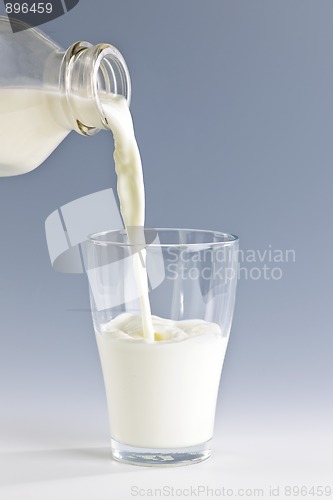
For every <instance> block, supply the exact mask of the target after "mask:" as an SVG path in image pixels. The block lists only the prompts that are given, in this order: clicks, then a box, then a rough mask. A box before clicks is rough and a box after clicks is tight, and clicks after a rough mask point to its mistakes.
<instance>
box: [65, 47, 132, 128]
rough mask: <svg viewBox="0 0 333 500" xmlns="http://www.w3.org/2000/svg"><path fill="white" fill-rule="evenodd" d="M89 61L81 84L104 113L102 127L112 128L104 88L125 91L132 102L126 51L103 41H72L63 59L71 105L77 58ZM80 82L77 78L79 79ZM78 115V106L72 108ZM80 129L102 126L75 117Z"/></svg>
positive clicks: (101, 121)
mask: <svg viewBox="0 0 333 500" xmlns="http://www.w3.org/2000/svg"><path fill="white" fill-rule="evenodd" d="M86 57H87V60H88V61H89V64H88V65H87V63H83V66H82V68H81V73H80V76H79V77H78V78H79V82H80V84H83V83H84V85H85V87H86V88H87V90H88V95H89V96H90V97H91V98H92V99H93V100H94V102H95V104H96V106H97V110H98V113H99V116H100V124H101V127H100V128H103V127H104V128H105V129H107V130H108V129H109V126H108V121H107V118H106V116H105V114H104V110H103V106H102V104H101V99H100V95H101V93H102V92H106V93H111V94H113V95H122V96H123V97H124V98H125V99H126V102H127V105H128V106H129V105H130V101H131V79H130V74H129V71H128V68H127V65H126V62H125V59H124V58H123V56H122V54H121V53H120V52H119V50H118V49H116V48H115V47H114V46H113V45H110V44H106V43H101V44H97V45H92V44H91V43H89V42H85V41H79V42H76V43H74V44H73V45H71V46H70V47H69V48H68V50H67V51H66V53H65V56H64V59H63V65H64V73H63V74H64V79H63V80H62V86H63V90H64V93H65V94H66V97H67V103H68V106H69V108H70V109H72V106H71V99H70V97H71V92H72V82H73V81H72V78H73V77H72V73H73V67H74V66H75V64H76V61H77V60H78V59H80V60H81V61H82V58H83V59H85V58H86ZM76 83H77V82H76ZM72 111H73V112H74V113H73V115H74V116H75V110H74V109H72ZM75 122H76V127H75V128H76V131H77V132H79V133H80V134H83V135H94V134H96V133H97V132H98V131H99V130H100V128H96V126H88V125H87V124H84V123H82V122H81V121H80V120H78V119H75Z"/></svg>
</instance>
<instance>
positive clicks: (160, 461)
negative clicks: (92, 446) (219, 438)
mask: <svg viewBox="0 0 333 500" xmlns="http://www.w3.org/2000/svg"><path fill="white" fill-rule="evenodd" d="M111 451H112V456H113V458H114V460H116V461H117V462H122V463H126V464H132V465H143V466H146V467H170V466H171V467H174V466H180V465H191V464H197V463H200V462H204V461H205V460H208V459H209V457H210V456H211V453H212V450H211V448H210V441H207V442H206V443H202V444H198V445H196V446H188V447H187V448H162V449H158V448H137V447H134V446H129V445H126V444H123V443H119V442H118V441H115V440H114V439H111Z"/></svg>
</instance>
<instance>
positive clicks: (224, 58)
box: [0, 0, 333, 481]
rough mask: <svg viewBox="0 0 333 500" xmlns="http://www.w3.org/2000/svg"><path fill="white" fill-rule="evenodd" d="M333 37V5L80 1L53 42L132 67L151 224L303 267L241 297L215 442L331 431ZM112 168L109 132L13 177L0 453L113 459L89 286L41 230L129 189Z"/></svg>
mask: <svg viewBox="0 0 333 500" xmlns="http://www.w3.org/2000/svg"><path fill="white" fill-rule="evenodd" d="M332 22H333V4H332V2H331V1H330V0H329V1H326V0H321V1H320V2H315V1H314V0H312V1H308V0H293V1H292V2H290V1H289V0H278V1H267V0H260V1H259V0H251V1H248V0H242V1H241V0H232V1H223V0H218V1H215V0H209V1H206V2H204V1H203V0H201V1H196V0H182V1H181V2H180V1H178V0H177V1H176V0H168V1H155V0H133V1H130V0H122V1H121V2H113V1H110V2H106V1H104V0H103V1H102V0H97V1H96V0H95V1H94V2H88V1H87V0H81V1H80V3H79V5H78V6H77V7H75V9H73V10H72V11H71V12H69V13H68V14H66V15H65V16H63V17H61V18H59V19H57V20H55V21H52V22H50V23H48V24H47V25H44V26H43V27H42V28H43V29H44V31H46V32H47V33H48V34H49V35H50V36H51V37H52V38H54V39H55V40H56V41H57V42H58V43H59V44H61V45H62V46H63V47H65V48H66V47H68V46H69V45H70V44H72V43H73V42H74V41H77V40H87V41H90V42H92V43H98V42H109V43H113V44H114V45H115V46H116V47H118V48H119V49H120V51H121V52H122V53H123V55H124V57H125V59H126V61H127V63H128V66H129V68H130V73H131V76H132V84H133V98H132V103H131V111H132V114H133V117H134V122H135V128H136V135H137V139H138V143H139V146H140V150H141V154H142V159H143V166H144V175H145V183H146V199H147V205H146V206H147V225H150V226H160V227H163V226H165V227H172V226H176V227H199V228H203V229H217V230H223V231H228V232H233V233H236V234H238V235H239V236H240V241H241V248H242V249H244V250H246V249H260V250H264V249H265V248H268V246H269V245H271V246H272V249H282V250H284V249H294V250H295V252H296V262H295V263H292V262H289V263H287V264H284V265H283V266H282V267H283V277H282V279H281V280H272V279H270V280H265V279H259V280H245V279H241V280H240V282H239V288H238V297H237V306H236V311H235V317H234V324H233V330H232V334H231V338H230V343H229V348H228V349H229V350H228V353H227V357H226V361H225V366H224V372H223V377H222V382H221V388H220V398H219V404H218V415H217V416H218V418H217V432H223V430H225V429H226V430H227V431H228V432H230V433H231V432H234V433H235V435H237V434H240V433H244V432H245V433H246V432H247V433H248V434H249V435H251V433H253V432H255V431H256V432H260V431H261V430H262V431H263V432H265V435H266V437H267V436H268V437H267V439H269V438H270V436H271V437H273V436H274V437H275V438H277V437H278V436H280V437H281V439H282V440H283V439H284V437H283V436H284V435H286V432H287V431H288V432H289V434H291V435H293V433H295V435H296V434H297V435H298V436H300V439H301V440H303V441H307V440H308V439H309V438H310V436H311V433H312V432H314V430H316V429H320V430H321V431H322V432H323V433H324V435H325V433H326V437H327V436H328V435H329V433H331V428H330V426H329V423H330V422H331V420H332V416H333V405H332V400H333V398H332V375H333V368H332V366H333V365H332V348H333V340H332V318H331V308H332V307H331V302H332V292H331V283H332V268H331V252H332V246H333V237H332V231H331V228H332V224H331V214H332V194H331V185H332V179H333V176H332V162H333V140H332V138H333V99H332V92H333V31H332ZM18 147H19V145H18ZM112 153H113V143H112V139H111V137H110V134H108V133H106V132H101V133H99V134H98V135H97V136H96V137H93V138H84V137H81V136H79V135H78V134H76V133H75V132H72V133H71V134H70V135H69V136H68V137H67V138H66V140H65V141H64V142H63V143H62V144H61V145H60V147H59V148H58V149H57V150H56V151H55V152H54V153H53V154H52V156H51V157H50V158H49V159H48V160H47V161H46V162H45V163H44V164H43V165H42V166H40V167H39V168H38V169H37V170H35V171H34V172H32V173H29V174H27V175H23V176H19V177H13V178H2V179H0V213H1V222H0V227H1V247H0V257H1V259H0V277H1V289H0V293H1V296H0V318H1V325H0V328H1V332H0V335H1V337H0V398H1V403H0V404H1V409H0V435H1V442H2V443H3V444H4V443H11V446H13V443H16V444H17V447H20V446H22V445H23V446H26V447H27V449H33V448H34V447H38V446H40V447H43V446H47V445H48V443H50V445H54V446H55V442H52V437H51V436H52V435H53V433H54V435H57V440H56V441H57V442H56V445H58V446H61V443H62V442H64V443H66V445H68V443H70V444H73V446H74V445H75V442H76V440H77V441H80V439H82V436H85V438H86V439H87V442H89V439H90V440H91V441H93V440H95V441H96V442H97V441H98V442H99V443H104V445H105V446H107V443H108V427H107V418H106V405H105V400H104V392H103V383H102V375H101V371H100V367H99V361H98V355H97V349H96V346H95V339H94V335H93V330H92V324H91V319H90V314H89V311H88V310H89V302H88V287H87V283H86V279H85V277H84V276H75V275H62V274H57V273H55V272H54V271H53V270H52V267H51V265H50V262H49V257H48V252H47V247H46V242H45V234H44V221H45V219H46V218H47V216H48V215H49V214H50V213H51V212H53V211H54V210H55V209H57V208H58V207H60V206H61V205H63V204H65V203H67V202H69V201H71V200H74V199H76V198H79V197H81V196H84V195H86V194H90V193H93V192H95V191H98V190H102V189H105V188H107V187H113V188H115V185H116V177H115V173H114V164H113V159H112ZM266 263H267V262H266ZM267 264H268V265H270V264H269V263H267ZM256 265H257V264H256ZM258 265H259V266H261V265H262V264H260V263H259V264H258ZM54 441H55V440H54ZM289 444H290V440H289ZM272 446H273V445H272ZM216 474H218V471H216ZM124 481H125V479H124Z"/></svg>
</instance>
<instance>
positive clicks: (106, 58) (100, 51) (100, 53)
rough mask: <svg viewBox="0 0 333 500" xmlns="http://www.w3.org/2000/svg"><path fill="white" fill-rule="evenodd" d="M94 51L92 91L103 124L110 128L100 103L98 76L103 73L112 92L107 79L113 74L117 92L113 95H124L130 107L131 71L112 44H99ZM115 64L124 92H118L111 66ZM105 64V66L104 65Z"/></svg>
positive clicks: (107, 90) (105, 81)
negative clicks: (109, 74)
mask: <svg viewBox="0 0 333 500" xmlns="http://www.w3.org/2000/svg"><path fill="white" fill-rule="evenodd" d="M91 50H92V51H93V53H92V55H93V57H94V61H95V62H94V70H93V73H92V82H91V85H92V89H93V93H94V98H95V102H96V103H97V106H98V109H99V113H100V116H101V117H103V124H104V125H105V126H106V127H107V128H109V126H108V122H107V119H106V117H105V114H104V110H103V106H102V104H101V101H100V92H101V90H100V88H99V85H98V82H99V78H98V74H99V72H100V71H101V74H102V75H103V77H104V83H105V86H106V89H105V90H106V92H107V93H108V92H111V89H110V87H109V84H108V82H109V79H108V78H107V76H108V70H109V71H110V72H111V74H112V76H113V83H114V84H115V92H112V93H113V94H116V95H123V96H124V97H125V99H126V101H127V105H128V107H129V106H130V102H131V80H130V75H129V71H128V68H127V65H126V62H125V59H124V58H123V56H122V54H121V53H120V52H119V50H118V49H116V48H115V47H114V46H113V45H110V44H98V45H96V46H94V47H93V48H92V49H91ZM110 59H111V60H112V62H113V63H114V64H115V66H116V68H117V69H118V72H119V73H118V77H120V79H121V83H122V89H121V90H122V92H118V91H117V90H118V89H117V78H116V76H115V73H114V67H113V66H112V65H111V61H110ZM103 62H104V65H103ZM102 65H103V66H102Z"/></svg>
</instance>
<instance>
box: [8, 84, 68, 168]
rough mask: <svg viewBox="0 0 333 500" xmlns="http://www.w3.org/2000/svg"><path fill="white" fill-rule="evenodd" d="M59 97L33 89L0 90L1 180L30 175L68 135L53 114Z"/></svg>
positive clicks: (66, 130)
mask: <svg viewBox="0 0 333 500" xmlns="http://www.w3.org/2000/svg"><path fill="white" fill-rule="evenodd" d="M59 104H60V97H59V95H58V94H52V93H47V92H41V91H40V90H35V89H6V88H2V89H0V137H1V154H0V158H1V160H0V176H12V175H18V174H22V173H25V172H29V171H31V170H33V169H34V168H36V167H37V166H38V165H40V164H41V163H43V161H44V160H45V159H46V158H47V157H48V156H49V155H50V153H51V152H52V151H53V150H54V149H55V148H56V147H57V146H58V145H59V144H60V143H61V141H62V140H63V139H64V138H65V137H66V135H68V134H69V132H70V128H68V127H67V128H66V127H64V126H63V125H61V124H60V123H59V122H58V121H57V119H56V118H55V112H54V110H57V108H59Z"/></svg>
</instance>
